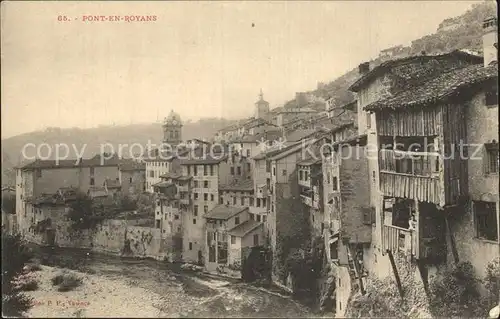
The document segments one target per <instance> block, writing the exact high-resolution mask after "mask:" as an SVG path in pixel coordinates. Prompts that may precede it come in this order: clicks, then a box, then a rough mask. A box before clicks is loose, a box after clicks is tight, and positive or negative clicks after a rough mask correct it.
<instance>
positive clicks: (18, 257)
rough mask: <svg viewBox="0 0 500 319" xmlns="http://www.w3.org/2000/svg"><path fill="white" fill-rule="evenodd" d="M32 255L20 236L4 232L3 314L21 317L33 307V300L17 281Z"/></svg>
mask: <svg viewBox="0 0 500 319" xmlns="http://www.w3.org/2000/svg"><path fill="white" fill-rule="evenodd" d="M30 258H31V253H30V251H29V250H28V249H27V247H26V246H25V245H24V244H23V243H22V241H21V238H20V236H12V235H9V234H6V233H5V232H3V231H2V314H3V315H6V316H15V317H20V316H22V315H23V314H24V312H26V311H27V310H28V309H29V308H30V307H31V298H29V297H27V296H26V295H24V294H22V293H21V292H20V290H19V287H18V286H17V285H16V282H15V281H16V279H17V278H18V277H19V276H20V275H21V274H22V273H23V268H24V265H25V264H26V263H27V262H28V261H29V260H30Z"/></svg>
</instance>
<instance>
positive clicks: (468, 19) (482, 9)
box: [285, 1, 497, 107]
mask: <svg viewBox="0 0 500 319" xmlns="http://www.w3.org/2000/svg"><path fill="white" fill-rule="evenodd" d="M496 8H497V6H496V2H494V1H485V2H481V3H478V4H475V5H474V6H472V8H471V9H470V10H468V11H467V12H465V13H464V14H463V15H461V16H458V17H454V18H449V19H446V20H444V21H443V22H442V23H441V24H440V25H439V26H438V30H437V31H436V33H434V34H429V35H426V36H424V37H422V38H420V39H416V40H414V41H412V43H411V46H409V47H403V46H401V47H398V48H399V49H398V55H397V56H396V57H397V58H401V57H405V56H409V55H416V54H420V53H421V52H422V51H425V52H426V53H428V54H437V53H444V52H450V51H453V50H462V49H467V50H471V51H475V52H482V35H483V28H482V24H483V21H484V20H485V19H486V18H488V17H491V16H497V13H496V12H497V9H496ZM385 60H387V57H382V56H381V57H378V58H376V59H374V60H373V61H370V62H371V63H370V64H371V65H373V66H376V65H378V64H380V63H382V62H383V61H385ZM357 77H358V69H357V68H355V69H352V70H351V71H349V72H347V73H346V74H344V75H342V76H340V77H339V78H337V79H335V80H333V81H331V82H329V83H321V84H320V85H318V88H317V89H316V90H313V91H310V92H305V93H306V94H313V95H316V96H320V97H322V98H325V99H327V98H330V97H333V98H334V101H335V104H336V105H343V104H346V103H348V102H350V101H352V100H353V99H354V95H353V94H352V93H351V92H349V91H348V90H347V88H348V87H349V85H351V84H352V83H353V82H354V81H355V80H356V79H357ZM295 105H296V102H295V100H292V101H289V102H288V103H287V104H285V107H287V106H288V107H295Z"/></svg>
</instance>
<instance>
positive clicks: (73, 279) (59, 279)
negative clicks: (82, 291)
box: [52, 274, 82, 292]
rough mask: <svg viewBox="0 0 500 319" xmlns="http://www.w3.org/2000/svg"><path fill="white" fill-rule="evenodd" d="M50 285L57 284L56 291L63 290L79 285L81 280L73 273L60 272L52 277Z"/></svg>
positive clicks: (72, 288) (69, 289)
mask: <svg viewBox="0 0 500 319" xmlns="http://www.w3.org/2000/svg"><path fill="white" fill-rule="evenodd" d="M52 285H53V286H59V288H58V289H57V291H61V292H65V291H71V290H74V289H75V288H76V287H79V286H81V285H82V280H81V279H80V278H78V277H77V276H75V275H73V274H60V275H57V276H55V277H54V278H52Z"/></svg>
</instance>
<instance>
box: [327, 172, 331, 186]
mask: <svg viewBox="0 0 500 319" xmlns="http://www.w3.org/2000/svg"><path fill="white" fill-rule="evenodd" d="M326 182H327V184H330V182H331V175H330V172H328V173H327V174H326Z"/></svg>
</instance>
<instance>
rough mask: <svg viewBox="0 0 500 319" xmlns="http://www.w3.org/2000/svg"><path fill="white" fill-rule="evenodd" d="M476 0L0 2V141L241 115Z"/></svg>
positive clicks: (427, 28) (406, 40) (404, 40)
mask: <svg viewBox="0 0 500 319" xmlns="http://www.w3.org/2000/svg"><path fill="white" fill-rule="evenodd" d="M475 2H476V1H443V2H440V1H394V2H392V1H345V2H342V1H324V2H323V1H280V2H268V1H246V2H244V1H241V2H239V1H233V2H223V1H215V2H194V1H193V2H187V1H186V2H182V1H179V2H160V1H153V2H131V1H126V2H125V1H123V2H120V1H112V2H97V1H96V2H69V1H64V2H29V1H26V2H5V1H3V2H1V50H2V55H1V64H2V67H1V75H2V81H1V113H2V114H1V121H2V123H1V124H2V138H7V137H10V136H13V135H17V134H21V133H25V132H30V131H35V130H42V129H45V128H46V127H63V128H67V127H80V128H90V127H95V126H98V125H125V124H131V123H151V122H155V121H157V119H158V118H159V119H162V118H164V117H166V116H167V115H168V113H169V112H170V110H172V109H173V110H174V111H176V112H177V113H179V114H180V116H181V118H182V119H183V120H187V119H191V120H197V119H199V118H203V117H225V118H243V117H248V116H251V115H252V114H253V110H254V109H253V107H254V102H255V101H256V100H257V99H258V94H259V91H260V89H262V91H263V93H264V98H265V99H266V100H267V101H269V102H270V104H271V108H273V107H277V106H280V105H282V104H283V103H284V102H286V101H288V100H291V99H293V98H294V96H295V92H301V91H308V90H313V89H315V88H316V85H317V83H318V82H319V81H322V82H328V81H332V80H334V79H335V78H336V77H338V76H340V75H342V74H343V73H345V72H346V71H349V70H351V69H352V68H354V67H357V65H358V64H359V63H362V62H364V61H367V60H369V59H371V58H373V57H375V56H377V55H378V52H379V51H380V50H383V49H385V48H388V47H391V46H394V45H399V44H403V45H408V44H410V42H411V41H412V40H415V39H417V38H420V37H422V36H424V35H426V34H430V33H433V32H435V31H436V29H437V27H438V25H439V23H440V22H441V21H442V20H444V19H446V18H449V17H454V16H457V15H460V14H462V13H463V12H465V11H466V10H467V9H469V8H470V7H471V6H472V4H473V3H475ZM88 15H90V16H95V15H98V16H109V15H113V16H120V17H122V18H123V19H125V16H142V15H144V16H156V21H145V22H140V21H139V22H126V21H123V20H122V21H99V22H89V21H83V20H84V16H88ZM59 16H66V17H67V18H68V20H70V21H58V17H59Z"/></svg>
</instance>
